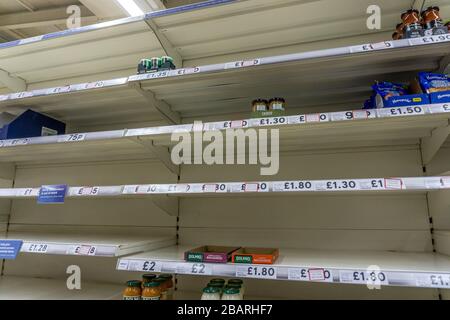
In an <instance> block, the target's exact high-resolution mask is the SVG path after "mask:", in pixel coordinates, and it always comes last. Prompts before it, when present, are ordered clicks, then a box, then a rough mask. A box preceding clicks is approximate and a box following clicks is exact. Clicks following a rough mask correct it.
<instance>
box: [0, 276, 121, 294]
mask: <svg viewBox="0 0 450 320" xmlns="http://www.w3.org/2000/svg"><path fill="white" fill-rule="evenodd" d="M66 281H67V279H61V280H53V279H52V280H51V279H36V278H24V277H10V276H3V277H1V278H0V300H54V299H59V300H121V298H122V291H123V289H124V288H123V286H120V285H115V284H104V283H93V282H82V283H81V290H69V289H67V285H66Z"/></svg>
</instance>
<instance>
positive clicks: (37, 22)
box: [0, 6, 97, 30]
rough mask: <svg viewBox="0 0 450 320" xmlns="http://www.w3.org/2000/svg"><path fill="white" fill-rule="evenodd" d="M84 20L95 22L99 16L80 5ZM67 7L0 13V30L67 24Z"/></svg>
mask: <svg viewBox="0 0 450 320" xmlns="http://www.w3.org/2000/svg"><path fill="white" fill-rule="evenodd" d="M80 9H81V20H82V22H87V21H89V22H93V21H96V20H97V17H95V16H93V14H92V13H91V12H90V11H89V9H88V8H86V7H85V6H80ZM66 10H67V7H61V8H55V9H46V10H37V11H34V12H19V13H10V14H4V15H0V30H7V29H9V30H11V29H24V28H34V27H42V26H49V25H55V24H65V23H66V21H67V18H68V17H69V14H68V13H67V12H66Z"/></svg>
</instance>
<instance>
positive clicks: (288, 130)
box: [0, 104, 450, 163]
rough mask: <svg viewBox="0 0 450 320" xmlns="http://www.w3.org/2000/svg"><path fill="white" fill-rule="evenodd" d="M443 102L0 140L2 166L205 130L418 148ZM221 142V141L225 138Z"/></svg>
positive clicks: (131, 154)
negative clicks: (265, 131) (262, 132)
mask: <svg viewBox="0 0 450 320" xmlns="http://www.w3.org/2000/svg"><path fill="white" fill-rule="evenodd" d="M449 115H450V107H449V105H448V104H433V105H425V106H410V107H401V108H390V109H380V110H353V111H342V112H331V113H329V112H325V113H319V114H302V115H292V116H285V117H275V118H261V119H243V120H227V121H218V122H207V123H204V124H202V126H201V128H200V127H195V125H194V124H184V125H175V126H157V127H150V128H137V129H129V130H114V131H104V132H90V133H73V134H67V135H63V136H50V137H36V138H25V139H13V140H3V141H0V155H1V158H2V161H5V162H19V163H20V162H22V163H26V162H42V161H53V162H63V161H73V160H85V161H88V160H89V159H95V160H102V159H104V160H106V159H119V160H120V159H139V158H146V157H155V154H153V153H152V151H151V150H149V149H148V148H146V147H145V146H143V145H141V144H140V143H139V141H140V142H143V143H153V144H154V145H156V146H164V147H171V146H173V145H174V143H175V142H172V141H171V134H173V133H181V132H186V133H193V132H194V131H196V130H203V132H211V131H216V130H222V131H225V130H227V129H229V128H233V129H239V128H242V129H250V128H252V129H253V128H254V129H279V130H280V139H281V140H280V141H281V142H280V150H281V151H292V150H299V149H301V148H305V147H307V148H308V149H316V148H327V147H328V148H330V147H333V148H339V147H341V148H344V147H347V148H356V147H361V146H373V145H392V144H418V143H419V139H420V138H424V137H428V136H430V135H431V132H432V131H433V130H434V129H436V128H438V127H443V126H446V125H447V124H448V119H449ZM225 141H226V139H225Z"/></svg>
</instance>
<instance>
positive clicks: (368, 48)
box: [351, 41, 394, 53]
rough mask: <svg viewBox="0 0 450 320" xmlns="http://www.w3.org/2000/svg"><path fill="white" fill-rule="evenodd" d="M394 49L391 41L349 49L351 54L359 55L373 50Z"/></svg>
mask: <svg viewBox="0 0 450 320" xmlns="http://www.w3.org/2000/svg"><path fill="white" fill-rule="evenodd" d="M393 47H394V43H393V42H392V41H384V42H378V43H371V44H364V45H361V46H354V47H351V52H352V53H360V52H368V51H374V50H384V49H391V48H393Z"/></svg>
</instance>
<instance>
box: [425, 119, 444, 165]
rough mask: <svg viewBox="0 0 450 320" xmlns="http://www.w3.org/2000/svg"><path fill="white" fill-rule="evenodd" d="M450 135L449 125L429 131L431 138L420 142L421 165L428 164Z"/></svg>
mask: <svg viewBox="0 0 450 320" xmlns="http://www.w3.org/2000/svg"><path fill="white" fill-rule="evenodd" d="M449 135H450V125H447V126H445V127H439V128H436V129H434V130H433V131H431V136H429V137H426V138H423V139H422V141H421V147H422V148H421V149H422V159H423V160H422V161H423V165H424V166H426V165H428V164H430V162H431V161H432V160H433V158H434V156H435V155H436V154H437V153H438V151H439V149H440V148H441V146H442V145H443V144H444V142H445V141H446V140H447V138H448V136H449Z"/></svg>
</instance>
